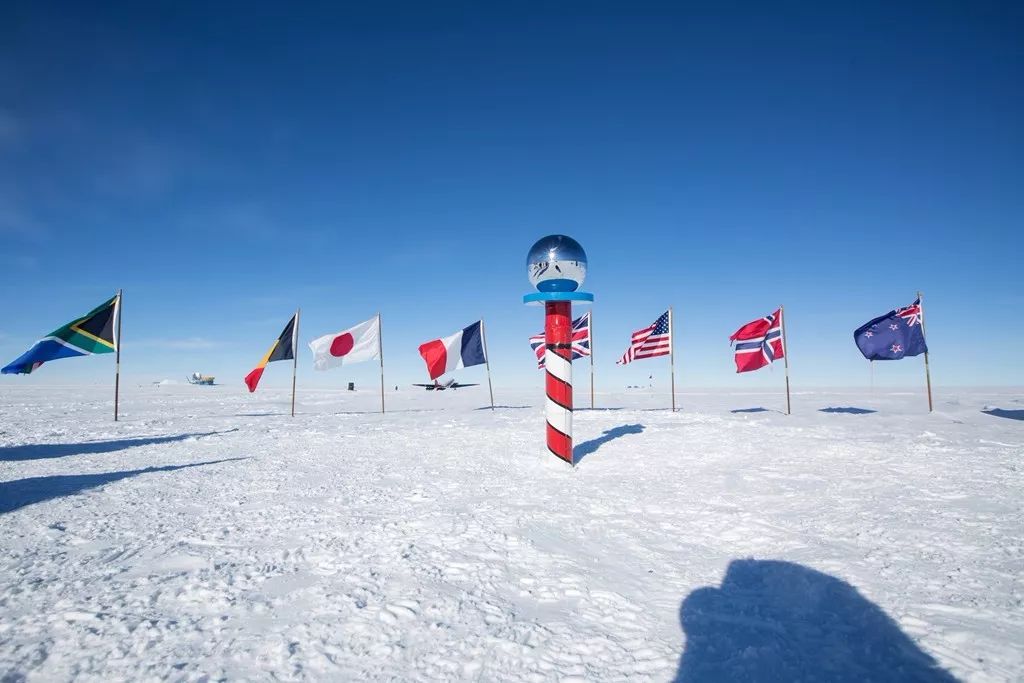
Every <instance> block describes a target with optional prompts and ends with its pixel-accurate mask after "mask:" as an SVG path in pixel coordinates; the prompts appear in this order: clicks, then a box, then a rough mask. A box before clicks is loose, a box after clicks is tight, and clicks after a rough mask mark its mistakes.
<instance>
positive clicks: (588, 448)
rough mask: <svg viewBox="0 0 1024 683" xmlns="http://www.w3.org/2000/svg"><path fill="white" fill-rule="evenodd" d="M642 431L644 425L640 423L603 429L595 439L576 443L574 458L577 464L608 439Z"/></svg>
mask: <svg viewBox="0 0 1024 683" xmlns="http://www.w3.org/2000/svg"><path fill="white" fill-rule="evenodd" d="M642 431H644V426H643V425H641V424H632V425H622V426H620V427H613V428H612V429H608V430H605V432H604V433H603V434H602V435H601V436H599V437H597V438H596V439H591V440H590V441H584V442H583V443H581V444H579V445H577V446H576V448H574V449H573V455H574V458H575V460H576V462H577V464H579V462H580V461H581V460H583V458H585V457H587V456H588V455H590V454H591V453H593V452H594V451H596V450H597V449H598V448H600V447H601V446H603V445H604V444H606V443H608V442H609V441H612V440H614V439H618V438H619V437H620V436H626V435H627V434H639V433H641V432H642Z"/></svg>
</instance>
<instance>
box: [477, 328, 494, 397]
mask: <svg viewBox="0 0 1024 683" xmlns="http://www.w3.org/2000/svg"><path fill="white" fill-rule="evenodd" d="M480 340H481V341H482V342H483V343H484V365H486V366H487V390H488V391H489V392H491V412H494V386H493V385H492V384H491V356H490V354H489V353H487V332H486V330H485V328H484V319H483V318H480Z"/></svg>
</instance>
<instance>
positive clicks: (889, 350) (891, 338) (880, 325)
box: [853, 299, 928, 360]
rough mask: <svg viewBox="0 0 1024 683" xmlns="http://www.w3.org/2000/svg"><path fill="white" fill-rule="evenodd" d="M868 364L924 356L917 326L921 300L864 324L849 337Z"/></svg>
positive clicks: (921, 339) (921, 335) (919, 319)
mask: <svg viewBox="0 0 1024 683" xmlns="http://www.w3.org/2000/svg"><path fill="white" fill-rule="evenodd" d="M853 340H854V341H855V342H857V348H858V349H860V352H861V353H863V354H864V357H865V358H867V359H868V360H899V359H901V358H905V357H907V356H918V355H920V354H922V353H928V346H927V345H925V343H924V325H922V324H921V299H917V300H916V301H914V303H912V304H910V305H909V306H907V307H906V308H897V309H896V310H894V311H889V312H888V313H886V314H885V315H882V316H879V317H877V318H875V319H874V320H872V321H870V322H866V323H864V324H863V325H861V326H860V327H858V328H857V329H856V331H854V333H853Z"/></svg>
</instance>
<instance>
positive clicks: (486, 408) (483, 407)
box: [473, 406, 533, 410]
mask: <svg viewBox="0 0 1024 683" xmlns="http://www.w3.org/2000/svg"><path fill="white" fill-rule="evenodd" d="M532 407H533V406H494V409H495V410H522V409H524V408H532ZM490 409H491V407H490V406H480V407H479V408H473V410H490Z"/></svg>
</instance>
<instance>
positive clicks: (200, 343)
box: [132, 337, 224, 351]
mask: <svg viewBox="0 0 1024 683" xmlns="http://www.w3.org/2000/svg"><path fill="white" fill-rule="evenodd" d="M132 344H133V345H135V346H141V347H146V348H151V349H165V350H168V351H204V350H206V349H216V348H219V347H221V346H224V344H223V342H218V341H214V340H212V339H206V338H205V337H185V338H182V339H139V340H138V341H133V342H132Z"/></svg>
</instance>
